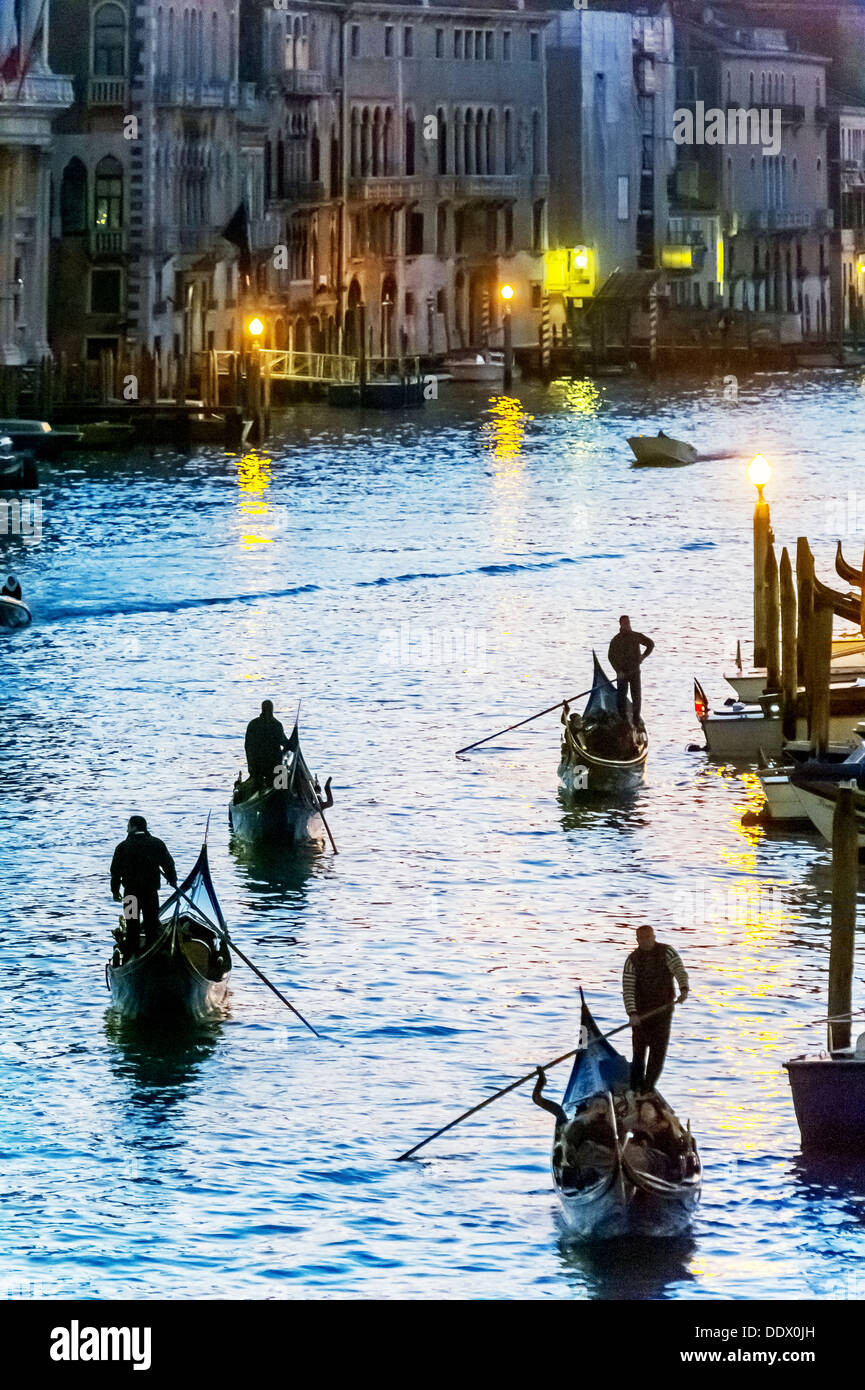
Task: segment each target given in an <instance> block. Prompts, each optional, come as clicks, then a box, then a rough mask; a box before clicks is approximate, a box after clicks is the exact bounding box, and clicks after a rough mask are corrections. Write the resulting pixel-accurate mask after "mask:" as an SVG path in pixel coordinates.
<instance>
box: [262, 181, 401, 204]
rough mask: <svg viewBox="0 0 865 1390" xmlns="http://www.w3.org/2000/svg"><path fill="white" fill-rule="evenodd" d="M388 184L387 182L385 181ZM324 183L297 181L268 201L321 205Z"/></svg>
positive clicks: (324, 194)
mask: <svg viewBox="0 0 865 1390" xmlns="http://www.w3.org/2000/svg"><path fill="white" fill-rule="evenodd" d="M385 182H389V180H385ZM326 196H327V195H326V193H325V189H324V183H323V182H322V180H321V179H298V180H296V181H295V182H292V183H286V184H285V186H284V187H283V188H282V189H280V191H279V192H278V193H277V194H275V195H274V197H272V198H271V199H270V202H271V203H272V204H273V203H275V204H285V203H290V204H292V205H296V204H298V203H323V202H324V201H325V198H326Z"/></svg>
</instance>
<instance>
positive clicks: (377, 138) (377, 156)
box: [372, 107, 409, 178]
mask: <svg viewBox="0 0 865 1390" xmlns="http://www.w3.org/2000/svg"><path fill="white" fill-rule="evenodd" d="M381 149H382V129H381V111H380V110H379V108H378V107H376V108H375V110H374V111H373V113H372V176H373V178H378V177H379V176H380V175H381V173H382V172H383V171H382V167H381ZM406 158H408V156H406ZM408 172H409V171H408V168H406V173H408Z"/></svg>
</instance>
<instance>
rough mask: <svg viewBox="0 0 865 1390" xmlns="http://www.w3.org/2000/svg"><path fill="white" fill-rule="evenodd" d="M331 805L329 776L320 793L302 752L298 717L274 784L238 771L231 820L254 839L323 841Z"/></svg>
mask: <svg viewBox="0 0 865 1390" xmlns="http://www.w3.org/2000/svg"><path fill="white" fill-rule="evenodd" d="M332 805H333V797H332V795H331V792H330V778H328V780H327V782H326V783H325V788H324V794H322V790H321V787H320V785H319V781H318V778H317V777H316V776H314V774H313V773H312V772H310V770H309V767H308V765H307V762H306V759H305V758H304V756H303V751H302V749H301V746H300V734H299V730H298V723H297V720H295V724H294V728H293V730H292V733H291V738H290V739H289V747H288V751H287V752H286V754H285V758H284V759H283V762H282V765H281V767H280V768H279V769H278V770H276V771H275V774H274V778H273V783H272V785H268V786H261V784H260V783H256V782H255V781H254V780H253V779H252V778H251V777H249V778H247V779H246V780H244V778H243V776H242V775H241V776H239V777H238V779H237V781H236V782H235V784H234V795H233V797H232V800H231V804H230V806H229V808H228V823H229V825H230V827H231V829H232V830H233V832H234V833H235V834H236V835H238V836H239V837H240V838H241V839H243V840H247V841H249V842H250V843H252V844H256V843H270V844H283V845H296V846H303V845H307V846H311V847H315V846H322V845H323V844H324V842H325V834H326V830H325V824H324V820H323V819H322V815H321V813H322V811H326V810H327V809H328V808H329V807H330V806H332Z"/></svg>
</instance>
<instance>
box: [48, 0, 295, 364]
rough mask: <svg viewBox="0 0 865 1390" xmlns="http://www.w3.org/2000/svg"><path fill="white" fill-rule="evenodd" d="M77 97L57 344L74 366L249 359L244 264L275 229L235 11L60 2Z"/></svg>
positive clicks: (62, 232) (59, 200) (211, 4)
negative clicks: (147, 356)
mask: <svg viewBox="0 0 865 1390" xmlns="http://www.w3.org/2000/svg"><path fill="white" fill-rule="evenodd" d="M51 53H52V56H53V60H54V62H55V64H56V65H58V66H59V67H61V68H63V69H64V70H66V71H69V72H70V73H72V74H73V77H74V85H75V99H74V104H73V105H72V107H71V109H70V110H69V111H68V112H67V113H65V114H64V115H63V117H62V118H61V119H60V120H58V122H57V124H56V137H55V144H54V155H53V160H54V185H55V199H54V212H53V218H52V247H53V253H52V271H53V276H52V308H53V312H52V345H53V346H54V348H55V350H56V351H62V352H64V353H66V354H67V355H68V356H69V358H70V360H81V359H87V358H90V359H95V358H98V357H99V356H100V354H101V353H102V351H103V350H104V349H111V350H113V351H114V352H118V351H120V350H123V349H124V348H125V347H131V346H134V345H136V344H137V345H143V346H145V347H148V348H150V349H153V350H155V351H156V353H158V354H159V355H160V357H161V359H162V360H163V362H166V361H167V359H168V357H169V355H171V356H174V357H175V359H180V360H186V361H189V362H191V359H192V356H193V354H194V353H196V352H199V351H201V350H202V349H208V348H214V347H216V348H226V347H228V348H230V347H232V346H235V347H236V346H238V345H239V342H240V338H241V332H242V325H241V317H240V316H241V309H242V306H241V303H240V299H241V294H240V291H241V289H242V286H240V285H239V268H238V257H237V252H236V250H235V248H234V247H232V246H231V245H230V244H229V243H228V242H227V241H225V239H224V238H223V237H222V235H221V233H222V231H223V230H224V228H225V226H226V224H227V223H228V221H229V219H230V218H231V216H232V214H233V212H234V211H235V210H236V208H237V206H238V203H239V200H240V199H241V197H244V198H245V199H246V201H247V213H248V219H249V227H250V235H251V237H252V239H253V241H255V240H258V241H261V240H262V239H263V240H264V242H265V243H268V242H270V243H271V245H272V237H270V236H269V231H268V229H267V227H266V224H265V223H264V173H263V159H264V155H263V148H262V145H263V142H262V141H259V140H257V139H256V138H255V136H254V131H253V130H249V131H245V130H244V128H243V127H242V124H241V118H242V117H243V116H244V115H248V116H250V117H252V116H253V115H254V113H255V108H256V103H257V97H256V93H255V90H254V87H253V86H252V85H251V84H244V83H242V82H241V81H240V78H239V8H238V0H187V3H181V0H178V3H177V4H173V3H154V0H63V4H62V5H61V6H59V7H58V9H57V14H56V17H55V23H54V26H53V30H52V36H51Z"/></svg>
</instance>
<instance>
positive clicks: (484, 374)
mask: <svg viewBox="0 0 865 1390" xmlns="http://www.w3.org/2000/svg"><path fill="white" fill-rule="evenodd" d="M445 371H446V372H448V373H449V374H450V376H451V378H452V379H453V380H454V381H499V380H500V378H501V377H502V376H504V371H505V355H504V353H503V352H485V353H480V352H475V353H470V354H469V355H468V356H465V357H450V358H448V359H447V361H446V362H445Z"/></svg>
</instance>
